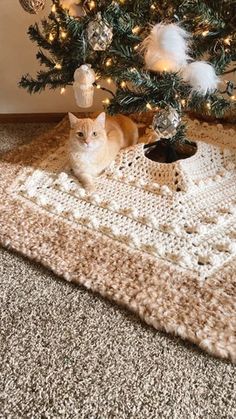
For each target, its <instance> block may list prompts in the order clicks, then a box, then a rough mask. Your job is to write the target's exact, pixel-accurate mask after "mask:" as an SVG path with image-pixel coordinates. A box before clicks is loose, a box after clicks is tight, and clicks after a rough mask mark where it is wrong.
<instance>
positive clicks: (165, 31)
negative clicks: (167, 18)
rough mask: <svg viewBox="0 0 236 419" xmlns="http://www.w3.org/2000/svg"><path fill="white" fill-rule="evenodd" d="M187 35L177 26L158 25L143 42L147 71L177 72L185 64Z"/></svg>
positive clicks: (172, 24) (186, 58)
mask: <svg viewBox="0 0 236 419" xmlns="http://www.w3.org/2000/svg"><path fill="white" fill-rule="evenodd" d="M188 38H189V34H188V33H187V32H186V31H185V30H184V29H182V28H180V27H179V26H178V25H176V24H174V23H171V24H169V25H164V24H163V23H158V24H157V25H155V26H153V28H152V30H151V33H150V35H149V36H148V37H147V38H146V39H145V40H144V41H143V49H144V51H145V53H144V60H145V63H146V67H147V69H148V70H152V71H160V72H162V71H173V72H176V71H179V70H180V68H181V67H183V66H185V65H186V64H187V60H188V59H189V56H188V49H189V48H188Z"/></svg>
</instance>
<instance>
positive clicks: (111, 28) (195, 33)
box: [20, 0, 236, 141]
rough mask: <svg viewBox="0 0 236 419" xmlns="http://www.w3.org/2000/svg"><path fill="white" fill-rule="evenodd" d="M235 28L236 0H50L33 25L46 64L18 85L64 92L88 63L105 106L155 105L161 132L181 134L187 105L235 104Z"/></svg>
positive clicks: (207, 109) (126, 109) (210, 110)
mask: <svg viewBox="0 0 236 419" xmlns="http://www.w3.org/2000/svg"><path fill="white" fill-rule="evenodd" d="M235 28H236V1H235V0H222V1H220V2H219V1H218V0H203V1H201V0H185V1H177V0H158V1H155V0H136V1H135V0H120V1H118V0H117V1H111V0H108V1H107V0H85V1H82V0H81V1H80V2H78V1H75V2H73V1H70V0H53V1H52V9H51V13H50V14H49V16H48V19H45V20H43V21H42V22H41V26H39V25H38V24H35V25H32V26H30V28H29V31H28V33H29V36H30V39H31V40H32V41H34V42H36V43H37V44H38V46H39V48H40V49H39V51H38V53H37V59H38V60H39V62H40V65H41V66H43V67H44V68H43V69H41V70H40V71H39V72H38V74H37V77H36V78H33V77H31V76H30V75H26V76H23V77H22V79H21V81H20V86H21V87H23V88H26V89H27V90H28V91H29V92H30V93H36V92H40V91H42V90H43V89H45V88H46V87H49V88H51V89H56V88H60V89H61V92H63V91H64V89H65V88H66V86H68V85H72V84H73V83H74V74H75V71H76V70H77V69H78V68H81V66H82V65H85V64H86V65H87V70H88V68H90V67H88V65H89V66H91V70H93V72H92V78H91V86H92V89H93V88H94V87H96V88H102V89H104V90H107V98H106V99H105V101H104V102H105V103H104V105H105V107H106V109H107V112H108V113H110V114H115V113H125V114H131V113H133V112H146V111H153V112H154V114H155V113H156V115H155V116H154V122H153V124H154V125H153V126H154V128H155V129H156V130H157V132H158V131H159V133H160V134H161V135H162V136H163V137H166V138H171V141H176V140H181V139H183V138H184V135H185V129H184V124H183V123H182V124H181V123H180V118H181V115H182V113H183V111H185V110H190V111H197V112H201V113H206V114H208V115H214V116H216V117H221V116H222V115H223V114H224V112H225V111H226V110H228V109H229V108H230V107H234V106H235V103H236V101H235V102H234V100H235V99H236V97H235V95H234V89H235V86H234V83H233V81H231V80H230V77H231V75H232V74H233V72H234V71H235V70H236V68H235V66H234V65H233V62H234V61H236V48H235V47H236V31H235ZM203 60H204V61H203ZM206 61H207V62H208V63H210V64H211V65H209V64H207V63H206ZM83 68H84V67H82V69H83ZM77 75H78V73H77ZM93 75H94V79H93ZM218 76H222V77H221V82H219V79H218ZM104 80H106V81H107V82H108V83H112V82H113V83H114V85H115V90H114V92H113V91H111V90H110V89H107V87H104V86H103V82H104ZM155 117H156V119H155ZM168 118H169V119H168ZM166 122H168V123H169V126H168V123H167V124H166Z"/></svg>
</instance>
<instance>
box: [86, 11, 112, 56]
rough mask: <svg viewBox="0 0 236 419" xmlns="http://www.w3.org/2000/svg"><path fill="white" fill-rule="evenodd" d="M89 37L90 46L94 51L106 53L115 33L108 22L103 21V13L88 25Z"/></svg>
mask: <svg viewBox="0 0 236 419" xmlns="http://www.w3.org/2000/svg"><path fill="white" fill-rule="evenodd" d="M87 36H88V41H89V45H90V46H91V47H92V49H93V50H94V51H105V50H106V49H107V48H108V47H109V45H110V44H111V42H112V38H113V31H112V28H111V27H110V26H109V25H108V23H107V22H106V21H104V20H103V19H102V15H101V13H98V14H97V16H96V18H95V19H94V20H92V21H91V22H90V23H89V24H88V28H87Z"/></svg>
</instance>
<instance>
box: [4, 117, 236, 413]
mask: <svg viewBox="0 0 236 419" xmlns="http://www.w3.org/2000/svg"><path fill="white" fill-rule="evenodd" d="M17 128H19V127H14V128H12V127H6V126H4V127H2V128H1V147H2V149H3V148H4V149H6V148H8V147H12V146H13V145H14V144H16V143H17V141H22V140H23V139H25V138H26V137H27V138H28V139H29V138H30V137H31V135H35V130H36V126H34V127H30V126H29V125H28V126H26V125H25V126H21V127H20V130H21V132H19V129H17ZM41 128H45V129H47V127H39V128H38V129H40V130H41ZM27 133H28V135H26V134H27ZM14 139H15V140H14ZM0 278H1V283H0V287H1V292H0V299H1V303H0V309H1V320H2V326H1V345H0V350H1V351H2V354H1V365H0V368H1V375H2V377H1V383H0V385H1V386H2V388H1V398H0V400H1V403H2V406H1V407H0V412H2V413H1V417H3V418H10V417H12V418H44V417H45V418H46V417H52V418H59V417H60V418H61V417H62V418H89V419H90V418H104V419H106V418H159V417H160V418H181V419H182V418H204V419H205V418H212V419H213V418H234V417H235V415H236V408H235V404H236V403H235V402H236V396H235V394H236V391H235V390H236V380H235V369H236V368H235V366H233V365H231V364H230V363H228V362H223V361H220V360H216V359H213V358H210V357H208V356H207V355H205V354H203V353H202V352H201V351H200V350H198V349H196V348H193V347H192V346H191V345H190V344H189V345H188V344H185V343H183V342H182V341H180V340H177V339H173V338H171V337H168V336H166V335H164V334H162V333H159V332H156V331H154V330H153V329H152V328H149V327H147V326H145V325H144V324H143V323H141V321H139V320H138V319H136V318H135V317H134V316H133V315H131V314H129V313H127V312H125V311H123V310H121V309H119V308H117V307H113V305H111V304H110V303H108V302H106V301H104V300H102V299H100V298H99V297H97V296H94V295H92V294H90V293H89V292H88V291H85V290H84V289H82V288H80V287H78V286H73V285H71V284H68V283H66V282H64V281H61V280H59V279H57V278H56V277H54V276H53V275H52V274H50V273H49V272H47V271H46V270H44V269H43V268H41V267H38V266H36V265H35V264H33V263H30V262H28V261H26V260H23V259H22V258H20V257H19V256H16V255H12V254H10V253H8V252H7V251H5V250H2V251H1V256H0Z"/></svg>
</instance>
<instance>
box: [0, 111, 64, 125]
mask: <svg viewBox="0 0 236 419" xmlns="http://www.w3.org/2000/svg"><path fill="white" fill-rule="evenodd" d="M65 115H66V113H64V112H61V113H8V114H7V113H6V114H4V113H2V114H0V123H1V124H5V123H21V122H22V123H24V122H28V123H33V122H59V121H61V120H62V118H63V117H64V116H65Z"/></svg>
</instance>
